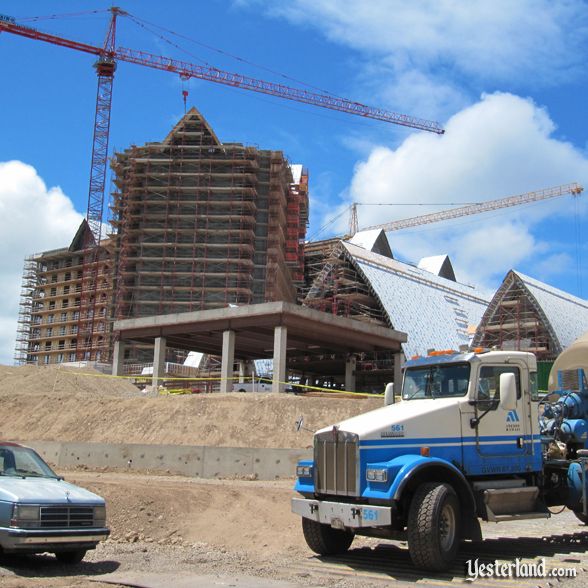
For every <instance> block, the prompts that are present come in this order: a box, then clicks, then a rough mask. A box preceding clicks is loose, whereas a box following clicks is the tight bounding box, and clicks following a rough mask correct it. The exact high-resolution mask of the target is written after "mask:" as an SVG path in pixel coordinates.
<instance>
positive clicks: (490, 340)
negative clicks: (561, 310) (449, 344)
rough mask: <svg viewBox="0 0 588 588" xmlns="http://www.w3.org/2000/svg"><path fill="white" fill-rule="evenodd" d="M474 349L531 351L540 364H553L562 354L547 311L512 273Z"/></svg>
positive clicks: (486, 315)
mask: <svg viewBox="0 0 588 588" xmlns="http://www.w3.org/2000/svg"><path fill="white" fill-rule="evenodd" d="M472 345H473V346H474V347H487V348H496V349H502V350H505V351H528V352H531V353H534V354H535V355H536V356H537V359H538V360H552V359H555V357H557V355H558V354H559V353H560V352H561V349H560V345H559V343H558V342H557V338H556V337H555V336H554V334H553V333H552V332H551V330H550V327H549V323H548V321H547V319H546V318H545V316H544V314H543V311H542V310H541V309H540V307H539V305H538V304H537V302H536V301H535V299H534V298H533V296H532V295H531V294H530V293H529V291H528V289H527V288H526V287H525V284H524V283H523V282H522V281H521V280H520V279H519V278H518V277H517V276H516V274H515V273H514V272H511V273H510V274H509V275H508V276H507V277H506V278H505V281H504V282H503V284H502V285H501V287H500V288H499V290H498V291H497V293H496V294H495V296H494V298H493V299H492V301H491V302H490V304H489V306H488V309H487V310H486V312H485V313H484V316H483V318H482V322H481V323H480V325H479V327H478V329H477V331H476V334H475V336H474V340H473V342H472Z"/></svg>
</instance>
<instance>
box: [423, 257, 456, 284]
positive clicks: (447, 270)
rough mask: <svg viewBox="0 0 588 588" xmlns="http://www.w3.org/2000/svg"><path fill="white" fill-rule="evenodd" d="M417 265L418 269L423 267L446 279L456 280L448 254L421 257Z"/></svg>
mask: <svg viewBox="0 0 588 588" xmlns="http://www.w3.org/2000/svg"><path fill="white" fill-rule="evenodd" d="M418 267H419V268H420V269H424V270H425V271H427V272H431V273H432V274H435V275H436V276H440V277H441V278H445V279H446V280H451V281H452V282H457V280H456V279H455V272H454V271H453V265H452V264H451V260H450V259H449V255H433V256H431V257H423V258H422V259H421V260H420V261H419V263H418Z"/></svg>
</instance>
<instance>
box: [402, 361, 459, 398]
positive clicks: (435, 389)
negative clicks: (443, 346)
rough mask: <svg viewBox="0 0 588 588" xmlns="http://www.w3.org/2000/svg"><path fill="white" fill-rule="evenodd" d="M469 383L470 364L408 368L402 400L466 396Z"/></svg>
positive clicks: (405, 374)
mask: <svg viewBox="0 0 588 588" xmlns="http://www.w3.org/2000/svg"><path fill="white" fill-rule="evenodd" d="M469 382H470V364H469V363H453V364H445V365H427V366H423V367H414V368H407V370H406V372H405V373H404V385H403V387H402V400H413V399H417V398H421V399H422V398H446V397H449V396H464V395H465V394H467V392H468V385H469Z"/></svg>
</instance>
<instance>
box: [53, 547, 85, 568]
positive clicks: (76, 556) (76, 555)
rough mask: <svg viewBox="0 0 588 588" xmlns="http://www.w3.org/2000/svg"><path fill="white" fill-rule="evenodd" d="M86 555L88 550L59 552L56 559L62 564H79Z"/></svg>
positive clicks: (56, 553)
mask: <svg viewBox="0 0 588 588" xmlns="http://www.w3.org/2000/svg"><path fill="white" fill-rule="evenodd" d="M85 555H86V549H76V550H75V551H57V552H55V557H56V558H57V561H58V562H59V563H62V564H69V565H71V564H78V563H80V562H81V561H82V560H83V559H84V556H85Z"/></svg>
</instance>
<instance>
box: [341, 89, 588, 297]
mask: <svg viewBox="0 0 588 588" xmlns="http://www.w3.org/2000/svg"><path fill="white" fill-rule="evenodd" d="M446 128H447V132H446V134H445V135H443V136H434V135H429V134H425V133H421V134H415V135H411V136H410V137H408V138H407V139H406V140H405V141H404V142H403V143H402V144H401V145H400V146H399V147H398V148H397V149H390V148H387V147H377V148H375V149H374V150H373V151H372V152H371V154H370V155H369V157H367V159H365V160H364V161H362V162H360V163H359V164H357V166H356V169H355V174H354V177H353V180H352V182H351V187H350V190H349V202H351V201H354V202H360V203H365V204H370V203H405V202H415V203H422V202H430V203H436V202H438V203H442V204H446V203H454V202H455V203H465V202H478V201H483V200H491V199H497V198H503V197H506V196H510V195H516V194H522V193H525V192H529V191H533V190H540V189H543V188H548V187H551V186H556V185H559V184H566V183H569V182H575V181H577V182H579V183H580V184H583V185H585V186H586V185H587V182H588V158H587V157H586V154H585V153H583V152H582V151H580V150H578V149H576V148H574V147H573V146H572V145H571V144H569V143H566V142H563V141H560V140H557V139H555V138H554V137H553V132H554V130H555V126H554V124H553V122H552V121H551V119H550V118H549V116H548V114H547V112H545V110H544V109H542V108H540V107H538V106H537V105H536V104H534V103H533V101H532V100H530V99H523V98H521V97H518V96H513V95H512V94H504V93H497V94H492V95H486V96H483V97H482V98H481V100H480V101H479V102H478V103H476V104H474V105H473V106H471V107H469V108H466V109H464V110H462V111H461V112H459V113H458V114H456V115H455V116H454V117H452V118H451V119H450V120H449V122H448V123H447V126H446ZM349 202H347V203H346V204H345V205H344V206H348V205H349ZM561 202H562V201H561V200H552V201H548V202H545V203H543V204H540V205H539V204H536V205H529V206H522V207H517V208H509V209H505V210H502V211H497V212H495V213H488V214H486V215H482V216H473V217H463V218H462V219H459V220H456V221H454V222H452V223H444V224H442V225H441V224H439V225H430V226H422V227H419V228H418V229H414V230H410V231H400V232H398V233H391V234H390V238H391V242H392V247H393V250H394V251H395V252H396V253H397V254H398V255H399V256H400V257H401V258H404V259H408V260H410V261H418V259H419V258H420V257H423V256H427V255H436V254H441V253H449V254H450V256H451V258H452V260H453V261H454V265H455V267H456V272H457V274H458V279H460V281H468V282H472V283H475V284H479V285H481V286H482V287H485V288H492V287H494V286H495V285H496V282H497V280H500V279H501V278H502V277H503V276H504V274H505V273H506V272H507V271H508V270H509V269H511V268H512V267H517V266H519V267H520V264H521V263H523V262H529V260H532V259H533V258H534V257H537V258H539V257H541V258H543V257H549V256H556V257H553V259H558V257H557V255H558V254H560V253H561V252H558V251H557V250H554V249H553V248H554V247H555V245H550V244H549V242H547V239H548V238H549V235H545V236H542V237H541V238H539V237H536V236H535V235H534V233H533V227H534V226H536V224H537V223H538V222H540V221H541V220H543V219H545V218H547V217H550V218H556V217H558V215H559V216H561V215H570V216H571V215H572V214H573V212H574V207H573V206H568V207H566V206H563V207H562V205H561ZM579 207H580V209H581V210H580V212H582V211H583V212H585V210H586V205H585V204H584V201H583V200H580V201H579ZM341 208H343V206H342V207H341ZM443 208H447V206H445V207H444V206H437V207H418V208H417V207H411V208H410V209H407V208H406V207H396V206H389V207H384V208H382V207H377V206H363V207H362V206H360V207H359V221H360V227H366V226H369V225H372V224H378V223H381V222H384V221H391V220H395V219H397V218H405V217H407V216H418V215H421V214H425V213H427V212H434V211H438V210H441V209H443ZM338 230H339V231H341V232H344V231H345V230H346V227H345V223H344V222H341V223H340V224H339V225H338ZM539 254H540V255H539ZM560 259H561V258H560ZM540 269H541V272H542V273H543V274H545V271H546V268H545V266H544V265H541V266H540Z"/></svg>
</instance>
